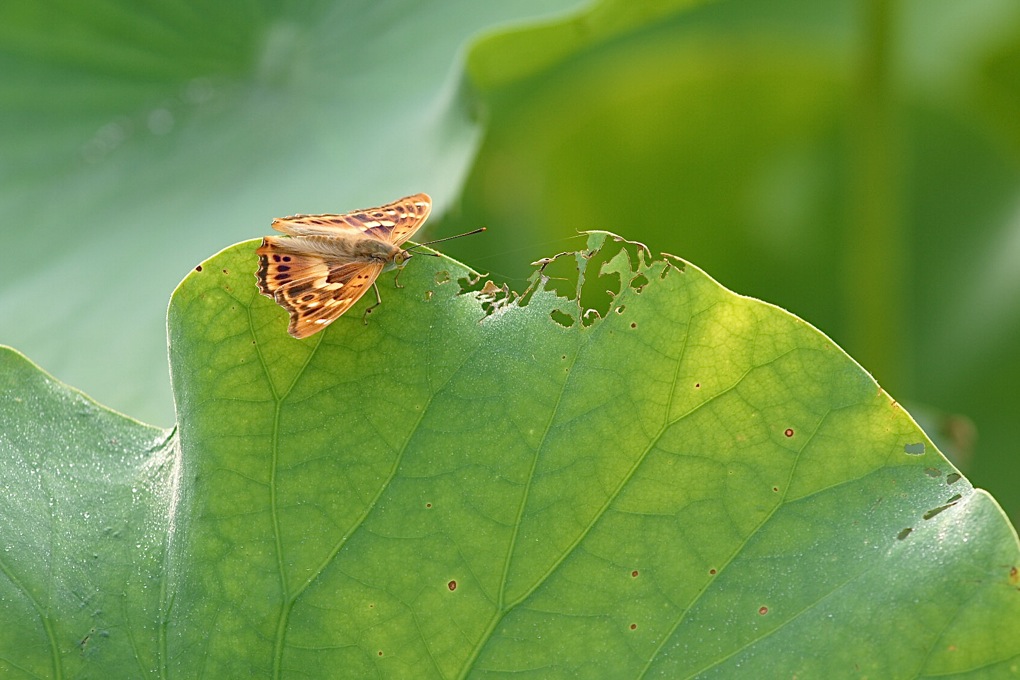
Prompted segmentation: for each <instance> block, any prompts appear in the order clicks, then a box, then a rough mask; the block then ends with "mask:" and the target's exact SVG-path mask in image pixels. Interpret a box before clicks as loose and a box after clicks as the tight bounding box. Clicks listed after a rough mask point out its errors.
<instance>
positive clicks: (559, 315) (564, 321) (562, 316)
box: [549, 309, 574, 328]
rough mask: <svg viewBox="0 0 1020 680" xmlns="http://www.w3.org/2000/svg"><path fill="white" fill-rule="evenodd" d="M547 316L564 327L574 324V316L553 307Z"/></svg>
mask: <svg viewBox="0 0 1020 680" xmlns="http://www.w3.org/2000/svg"><path fill="white" fill-rule="evenodd" d="M549 316H550V317H551V318H552V320H553V321H555V322H556V323H558V324H559V325H561V326H563V327H564V328H570V327H571V326H573V325H574V317H572V316H570V315H569V314H567V313H565V312H562V311H560V310H558V309H554V310H552V311H551V312H549Z"/></svg>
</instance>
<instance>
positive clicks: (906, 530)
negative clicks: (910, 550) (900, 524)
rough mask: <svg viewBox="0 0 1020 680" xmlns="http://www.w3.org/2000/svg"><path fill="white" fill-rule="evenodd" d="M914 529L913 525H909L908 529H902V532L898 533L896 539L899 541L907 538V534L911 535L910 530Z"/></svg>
mask: <svg viewBox="0 0 1020 680" xmlns="http://www.w3.org/2000/svg"><path fill="white" fill-rule="evenodd" d="M913 530H914V529H913V528H912V527H907V528H906V529H904V530H903V531H901V532H900V533H898V534H896V540H897V541H902V540H903V539H904V538H906V537H907V536H909V535H910V532H911V531H913Z"/></svg>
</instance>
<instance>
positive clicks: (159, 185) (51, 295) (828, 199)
mask: <svg viewBox="0 0 1020 680" xmlns="http://www.w3.org/2000/svg"><path fill="white" fill-rule="evenodd" d="M417 191H427V192H429V193H431V194H432V195H433V198H434V199H435V201H436V207H437V218H436V219H434V220H433V221H432V222H431V223H430V225H429V227H428V229H427V230H426V232H425V233H424V236H425V237H430V238H431V237H439V236H443V235H448V234H451V233H454V232H455V231H457V230H463V229H468V228H474V227H477V226H479V225H486V226H488V227H489V232H488V234H486V235H485V236H483V237H473V238H471V239H464V240H462V241H455V242H451V243H449V244H444V246H445V247H444V250H445V251H446V252H448V253H450V254H451V255H453V256H455V257H458V258H459V259H462V260H463V261H465V262H466V263H468V264H470V265H471V266H473V267H475V268H476V269H479V270H482V271H490V272H492V274H493V278H494V279H495V280H496V281H497V282H498V283H503V282H508V283H509V284H510V286H511V287H512V288H516V289H518V290H520V289H521V288H522V287H523V283H524V280H525V279H526V277H527V276H528V274H529V272H530V270H531V268H530V265H529V263H530V262H532V261H533V260H536V259H538V258H539V257H543V256H546V255H550V254H552V253H555V252H559V251H563V250H568V249H572V248H576V247H579V246H580V243H581V241H580V240H578V239H576V238H573V235H574V234H575V232H576V231H577V230H581V229H591V228H601V229H608V230H611V231H615V232H617V233H620V234H623V235H625V236H627V237H629V238H633V239H637V240H641V241H644V242H645V243H647V244H648V245H649V246H650V247H651V248H652V250H653V251H667V252H671V253H674V254H676V255H679V256H681V257H684V258H686V259H688V260H690V261H692V262H694V263H695V264H697V265H698V266H700V267H702V268H703V269H705V270H706V271H708V272H709V274H711V275H712V276H714V277H715V278H717V279H718V280H719V281H720V282H722V283H723V284H724V285H726V286H728V287H729V288H731V289H733V290H735V291H737V292H740V293H743V294H746V295H751V296H754V297H757V298H761V299H763V300H767V301H769V302H772V303H775V304H777V305H779V306H781V307H784V308H786V309H788V310H790V311H791V312H793V313H795V314H797V315H798V316H801V317H802V318H804V319H806V320H807V321H809V322H811V323H812V324H814V325H815V326H817V327H818V328H820V329H821V330H822V331H824V332H825V333H827V334H828V335H829V336H830V337H832V338H833V340H835V341H836V342H837V343H838V344H839V345H840V346H841V347H843V348H844V349H845V350H846V351H847V352H848V353H849V354H850V355H851V356H853V357H854V358H855V359H856V360H857V361H858V362H860V363H861V364H862V365H863V366H864V367H865V368H866V369H868V370H869V371H871V372H872V374H873V375H874V376H875V378H876V380H878V382H879V383H880V384H881V385H882V387H883V388H884V389H886V390H887V391H888V392H890V393H891V394H892V395H893V396H894V398H896V399H897V400H899V401H900V402H901V403H902V404H904V405H905V406H906V407H907V409H908V410H910V411H911V413H913V414H914V415H915V417H917V418H918V419H919V420H920V422H921V424H922V426H923V427H925V429H926V430H927V431H928V432H929V433H930V434H931V435H932V436H933V437H934V438H935V439H936V441H938V442H939V443H940V446H941V447H942V449H943V451H945V452H946V453H947V454H949V455H951V457H953V459H954V461H955V462H956V463H957V464H958V465H959V466H960V467H961V468H962V469H963V470H964V472H965V473H966V474H967V475H968V476H969V477H970V478H971V480H972V481H973V482H974V483H975V485H977V486H981V487H984V488H987V489H989V490H991V491H992V493H993V494H995V496H996V497H997V498H998V499H999V500H1000V502H1001V503H1002V504H1003V506H1004V507H1005V508H1006V510H1007V511H1008V512H1009V514H1010V515H1011V517H1012V518H1013V520H1014V523H1016V520H1017V518H1018V517H1020V458H1018V456H1016V455H1015V454H1014V452H1013V448H1012V447H1013V445H1014V442H1015V440H1016V437H1017V434H1018V432H1020V396H1018V387H1017V386H1018V385H1020V351H1018V350H1020V4H1018V3H1016V2H1015V0H972V1H970V2H959V1H958V0H957V1H955V2H950V1H948V0H924V1H921V0H912V1H904V2H880V1H878V0H857V1H850V0H841V1H840V0H821V1H807V0H779V1H776V2H771V3H761V2H752V1H750V0H744V1H739V2H737V1H732V2H727V1H720V2H677V1H673V2H667V1H661V2H640V1H637V0H617V1H612V2H600V3H595V4H578V3H576V2H565V1H564V2H543V1H540V0H508V1H506V2H501V3H478V2H474V1H472V0H456V1H455V0H435V1H433V2H428V3H420V2H411V1H406V2H314V1H309V2H268V1H266V2H254V1H241V0H230V1H228V2H221V3H217V4H215V5H210V4H207V3H197V2H168V1H164V2H157V1H152V0H150V1H149V2H144V3H138V2H135V1H134V0H132V1H130V2H129V1H128V0H104V1H103V2H100V3H88V4H86V3H79V2H71V1H64V2H61V1H55V0H48V1H44V2H30V1H27V0H9V1H8V2H5V3H4V4H3V5H2V6H0V217H2V220H3V225H4V226H3V230H4V231H3V243H4V246H3V254H4V258H3V259H4V270H5V271H4V276H3V279H2V281H0V342H3V343H5V344H10V345H12V346H14V347H16V348H17V349H19V350H21V351H23V352H25V353H26V354H27V355H28V356H29V357H30V358H32V359H33V360H35V361H37V362H39V363H40V364H41V365H42V366H43V367H45V368H46V369H47V370H49V371H51V372H53V373H54V374H55V375H56V376H57V377H58V378H60V379H62V380H64V381H65V382H68V383H69V384H72V385H74V386H76V387H79V388H81V389H83V390H84V391H86V392H87V393H89V394H90V395H91V396H93V397H95V398H96V399H98V400H99V401H100V402H102V403H105V404H108V405H110V406H111V407H113V408H116V409H118V410H121V411H124V412H125V413H128V414H129V415H132V416H135V417H137V418H139V419H141V420H144V421H147V422H151V423H154V424H159V425H169V424H170V423H172V422H173V420H174V414H173V406H172V400H171V396H170V387H169V381H168V378H167V366H166V352H165V335H164V327H163V324H164V322H165V309H166V304H167V300H168V299H169V296H170V294H171V293H172V291H173V288H174V286H175V285H176V283H177V282H178V281H179V280H180V279H181V278H183V276H184V275H185V274H186V273H187V272H188V270H189V269H190V268H191V267H193V266H195V264H197V263H198V262H200V261H201V260H203V259H204V258H206V257H208V256H209V255H211V254H212V253H214V252H216V251H218V250H220V249H221V248H223V247H226V246H227V245H229V244H231V243H233V242H236V241H239V240H243V239H247V238H253V237H256V236H259V235H261V234H264V233H267V232H268V225H269V222H270V220H271V218H272V217H274V216H279V215H284V214H290V213H294V212H337V211H344V210H348V209H352V208H357V207H365V206H368V205H373V204H378V203H382V202H386V201H389V200H392V199H394V198H397V197H399V196H401V195H405V194H409V193H414V192H417ZM252 280H253V283H254V277H253V279H252ZM385 295H386V292H385V290H384V296H385ZM384 299H385V298H384ZM366 389H370V386H366Z"/></svg>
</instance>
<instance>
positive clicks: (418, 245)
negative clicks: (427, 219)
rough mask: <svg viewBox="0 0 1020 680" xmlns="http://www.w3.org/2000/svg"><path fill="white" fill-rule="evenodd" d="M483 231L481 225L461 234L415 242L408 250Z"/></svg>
mask: <svg viewBox="0 0 1020 680" xmlns="http://www.w3.org/2000/svg"><path fill="white" fill-rule="evenodd" d="M483 231H486V228H485V227H481V228H480V229H475V230H474V231H466V232H464V233H463V234H457V235H456V236H447V237H446V238H437V239H436V240H435V241H426V242H425V243H415V244H414V245H413V246H411V247H410V248H408V250H414V249H415V248H420V247H422V246H430V245H432V244H433V243H440V242H442V241H452V240H453V239H455V238H460V237H461V236H471V235H472V234H480V233H482V232H483ZM428 254H429V255H434V254H435V253H428Z"/></svg>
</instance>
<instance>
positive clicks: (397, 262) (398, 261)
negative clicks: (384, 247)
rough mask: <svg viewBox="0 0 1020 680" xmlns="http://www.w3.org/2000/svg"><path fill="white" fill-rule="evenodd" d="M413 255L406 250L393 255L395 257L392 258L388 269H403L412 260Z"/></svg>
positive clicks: (387, 266)
mask: <svg viewBox="0 0 1020 680" xmlns="http://www.w3.org/2000/svg"><path fill="white" fill-rule="evenodd" d="M411 255H412V253H409V252H407V251H406V250H398V251H397V252H395V253H393V257H391V258H390V261H389V263H387V265H386V269H387V270H389V269H403V268H404V265H405V264H407V261H408V260H410V259H411Z"/></svg>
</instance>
